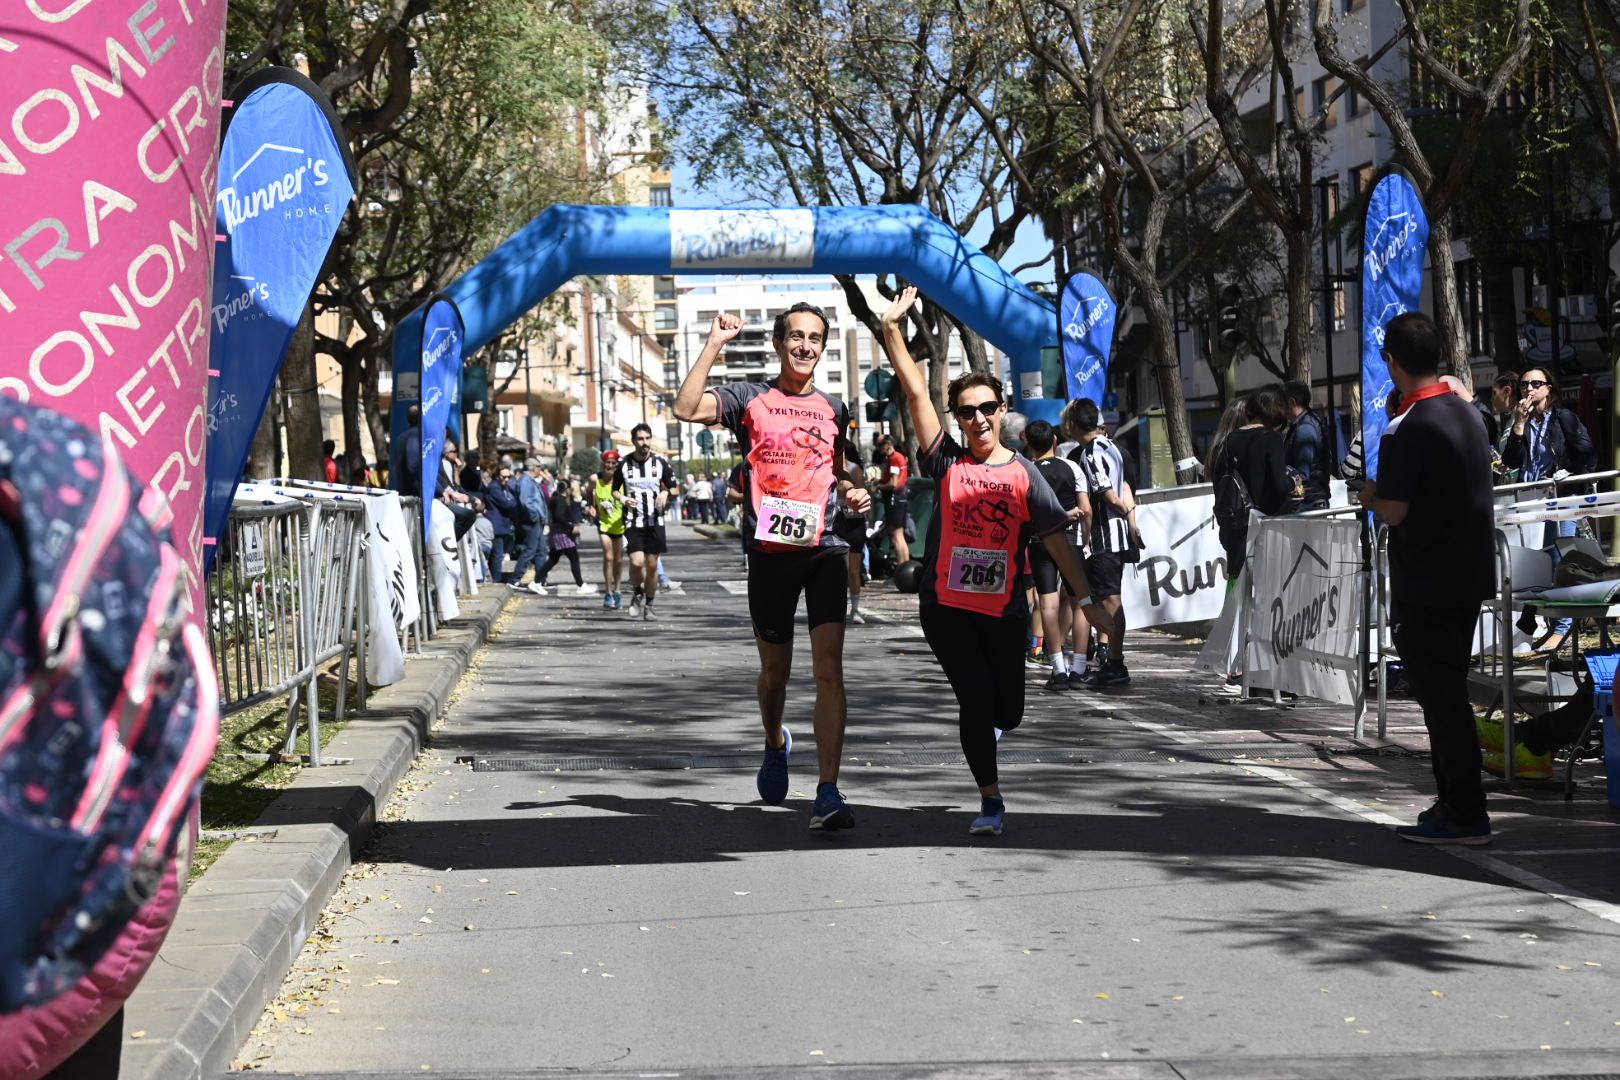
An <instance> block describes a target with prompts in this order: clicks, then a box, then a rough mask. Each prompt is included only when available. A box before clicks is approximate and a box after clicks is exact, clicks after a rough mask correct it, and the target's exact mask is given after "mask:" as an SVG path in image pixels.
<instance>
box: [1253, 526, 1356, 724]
mask: <svg viewBox="0 0 1620 1080" xmlns="http://www.w3.org/2000/svg"><path fill="white" fill-rule="evenodd" d="M1360 530H1361V525H1360V523H1359V522H1358V521H1356V520H1355V519H1353V518H1351V519H1337V520H1335V519H1332V518H1316V519H1310V518H1307V519H1304V520H1301V519H1298V518H1286V517H1282V518H1266V519H1265V520H1263V521H1257V522H1255V524H1254V526H1253V527H1252V528H1251V535H1250V538H1249V544H1250V547H1249V568H1250V570H1251V572H1252V573H1253V575H1254V606H1253V608H1252V609H1251V610H1250V612H1249V655H1248V671H1249V678H1250V681H1251V682H1252V683H1253V684H1254V685H1257V686H1267V687H1276V688H1277V689H1279V690H1288V691H1291V692H1293V693H1296V694H1301V695H1305V696H1307V697H1313V698H1318V699H1320V700H1323V701H1334V702H1338V703H1339V704H1341V705H1354V704H1355V703H1356V692H1357V688H1358V686H1359V683H1360V678H1359V676H1360V670H1359V669H1360V666H1361V661H1360V658H1359V656H1358V655H1357V654H1358V651H1359V650H1358V645H1359V644H1360V641H1359V639H1358V637H1357V634H1358V633H1359V632H1360V629H1361V588H1362V586H1361V539H1360Z"/></svg>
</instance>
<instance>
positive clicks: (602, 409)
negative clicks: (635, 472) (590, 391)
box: [596, 296, 613, 453]
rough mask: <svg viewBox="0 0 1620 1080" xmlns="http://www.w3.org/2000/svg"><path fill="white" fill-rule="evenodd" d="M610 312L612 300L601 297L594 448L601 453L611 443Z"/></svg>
mask: <svg viewBox="0 0 1620 1080" xmlns="http://www.w3.org/2000/svg"><path fill="white" fill-rule="evenodd" d="M612 313H613V309H612V301H611V300H610V299H609V298H608V297H606V296H604V297H602V307H601V310H599V311H597V313H596V421H597V438H596V448H597V449H598V450H600V451H602V452H603V453H606V452H607V451H608V449H609V448H610V447H611V446H612V445H613V444H612V442H610V441H609V439H608V421H607V348H608V320H609V319H610V318H611V317H612Z"/></svg>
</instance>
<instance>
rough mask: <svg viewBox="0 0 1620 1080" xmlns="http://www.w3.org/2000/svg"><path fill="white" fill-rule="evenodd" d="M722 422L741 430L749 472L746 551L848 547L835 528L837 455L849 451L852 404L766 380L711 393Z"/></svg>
mask: <svg viewBox="0 0 1620 1080" xmlns="http://www.w3.org/2000/svg"><path fill="white" fill-rule="evenodd" d="M709 393H711V394H713V395H714V396H715V398H716V399H717V401H718V402H719V406H720V423H722V424H724V425H725V426H726V427H728V428H730V429H731V430H732V431H733V432H734V433H735V434H736V436H737V439H738V441H739V443H740V444H741V447H742V452H743V456H744V457H745V458H746V459H747V462H748V468H747V469H745V470H744V476H745V477H746V478H747V479H746V488H747V492H746V495H747V497H746V499H745V500H744V503H743V508H744V514H743V536H744V538H745V541H744V542H745V545H746V547H747V549H748V550H749V551H760V552H774V553H779V554H780V553H787V552H793V551H814V550H817V549H819V548H844V547H848V546H849V545H847V544H846V543H845V542H844V541H843V540H842V539H840V538H839V537H838V536H837V535H836V534H835V533H834V532H833V531H832V529H831V525H832V515H833V514H834V513H836V512H837V510H836V506H835V504H834V486H835V484H836V482H837V479H838V477H837V475H836V474H835V473H834V471H833V462H834V460H836V459H838V458H840V457H841V456H842V455H843V452H844V431H845V429H846V428H847V426H848V424H849V410H848V409H847V408H846V407H845V405H844V403H843V402H842V401H840V400H839V399H838V398H835V397H833V396H831V395H830V394H826V393H823V392H822V391H820V390H814V389H813V390H811V391H810V392H809V393H806V394H788V393H785V392H783V391H782V389H781V388H780V387H778V386H777V385H776V382H775V380H772V381H771V382H768V383H746V382H741V383H728V384H726V385H725V386H717V387H714V388H713V389H711V390H710V391H709Z"/></svg>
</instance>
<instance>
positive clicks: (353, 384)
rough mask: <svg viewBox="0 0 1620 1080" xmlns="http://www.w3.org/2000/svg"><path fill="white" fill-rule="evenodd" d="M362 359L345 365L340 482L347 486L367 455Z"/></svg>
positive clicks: (339, 467) (353, 358) (353, 359)
mask: <svg viewBox="0 0 1620 1080" xmlns="http://www.w3.org/2000/svg"><path fill="white" fill-rule="evenodd" d="M360 430H361V429H360V358H359V357H353V356H352V357H351V358H350V359H349V361H348V362H347V363H345V364H344V365H343V457H342V458H340V459H339V460H338V474H339V475H338V481H339V482H340V483H344V484H347V483H348V482H349V477H350V476H352V475H353V473H354V470H355V469H357V468H359V467H360V463H361V462H362V461H364V460H365V455H363V454H361V453H360Z"/></svg>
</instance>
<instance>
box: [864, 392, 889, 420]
mask: <svg viewBox="0 0 1620 1080" xmlns="http://www.w3.org/2000/svg"><path fill="white" fill-rule="evenodd" d="M888 407H889V403H888V402H887V401H884V400H882V399H881V398H879V399H877V400H875V401H868V402H866V419H867V421H868V422H869V423H873V424H875V423H877V422H878V421H879V420H882V419H883V410H884V409H887V408H888Z"/></svg>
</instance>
